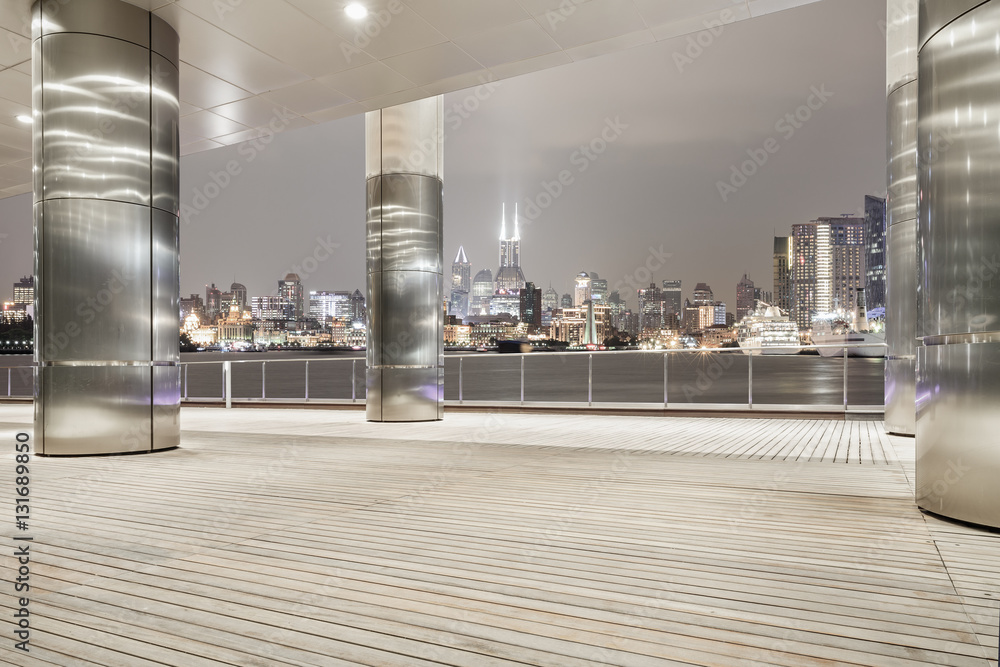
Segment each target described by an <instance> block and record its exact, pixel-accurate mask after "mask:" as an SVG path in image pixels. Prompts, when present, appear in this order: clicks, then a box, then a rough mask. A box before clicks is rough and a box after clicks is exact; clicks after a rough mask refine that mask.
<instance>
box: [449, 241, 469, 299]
mask: <svg viewBox="0 0 1000 667" xmlns="http://www.w3.org/2000/svg"><path fill="white" fill-rule="evenodd" d="M451 289H452V291H454V290H462V291H464V292H465V293H466V295H468V293H469V292H470V291H471V290H472V264H470V263H469V258H468V257H466V256H465V248H464V247H463V246H458V255H457V256H456V257H455V261H454V262H452V263H451Z"/></svg>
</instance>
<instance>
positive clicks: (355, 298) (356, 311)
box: [351, 289, 366, 322]
mask: <svg viewBox="0 0 1000 667" xmlns="http://www.w3.org/2000/svg"><path fill="white" fill-rule="evenodd" d="M365 315H366V312H365V295H364V294H362V293H361V290H358V289H356V290H354V292H353V293H352V294H351V321H352V322H364V321H365Z"/></svg>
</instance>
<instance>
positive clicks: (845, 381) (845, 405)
mask: <svg viewBox="0 0 1000 667" xmlns="http://www.w3.org/2000/svg"><path fill="white" fill-rule="evenodd" d="M844 414H845V415H846V414H847V346H846V345H845V346H844Z"/></svg>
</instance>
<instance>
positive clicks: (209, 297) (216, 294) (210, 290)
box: [205, 283, 222, 322]
mask: <svg viewBox="0 0 1000 667" xmlns="http://www.w3.org/2000/svg"><path fill="white" fill-rule="evenodd" d="M221 312H222V290H220V289H219V288H218V287H216V286H215V283H212V284H211V285H205V316H206V317H207V318H208V321H209V322H214V321H215V320H216V319H217V318H218V317H219V315H220V314H221Z"/></svg>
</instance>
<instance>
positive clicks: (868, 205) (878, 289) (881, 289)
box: [864, 195, 885, 310]
mask: <svg viewBox="0 0 1000 667" xmlns="http://www.w3.org/2000/svg"><path fill="white" fill-rule="evenodd" d="M864 243H865V301H866V302H867V304H868V310H874V309H876V308H882V309H884V308H885V200H884V199H882V198H881V197H873V196H871V195H866V196H865V240H864Z"/></svg>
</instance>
